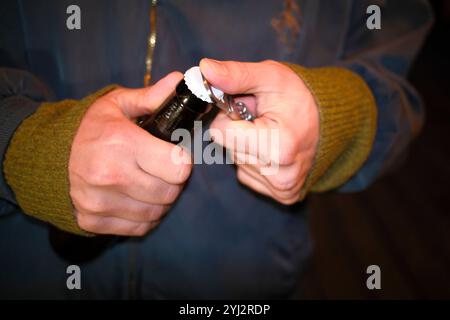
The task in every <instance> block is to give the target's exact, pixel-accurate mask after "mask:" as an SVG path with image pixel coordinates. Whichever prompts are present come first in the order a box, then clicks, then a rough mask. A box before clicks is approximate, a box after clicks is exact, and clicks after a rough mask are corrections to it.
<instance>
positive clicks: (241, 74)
mask: <svg viewBox="0 0 450 320" xmlns="http://www.w3.org/2000/svg"><path fill="white" fill-rule="evenodd" d="M200 70H201V72H202V74H203V75H204V76H205V78H206V79H207V80H208V82H209V83H211V84H212V85H213V86H214V87H217V88H219V89H221V90H223V91H224V92H226V93H229V94H243V93H249V94H250V93H252V94H255V93H258V92H266V91H267V90H268V91H270V92H271V91H273V88H278V87H280V85H282V84H283V77H281V76H279V75H278V73H279V72H278V71H281V70H283V66H282V65H281V64H279V63H276V62H274V61H273V62H269V61H264V62H238V61H217V60H213V59H207V58H204V59H202V60H201V61H200Z"/></svg>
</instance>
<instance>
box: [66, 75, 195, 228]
mask: <svg viewBox="0 0 450 320" xmlns="http://www.w3.org/2000/svg"><path fill="white" fill-rule="evenodd" d="M181 79H182V75H181V74H180V73H178V72H174V73H171V74H169V75H168V76H166V77H165V78H163V79H162V80H160V81H159V82H158V83H156V84H155V85H153V86H152V87H150V88H143V89H125V88H119V89H115V90H113V91H111V92H109V93H108V94H106V95H104V96H102V97H100V98H99V99H97V100H96V101H95V102H94V103H93V104H92V105H91V106H90V107H89V109H88V111H87V112H86V115H85V116H84V118H83V119H82V121H81V124H80V127H79V129H78V131H77V133H76V136H75V139H74V142H73V145H72V149H71V155H70V159H69V181H70V195H71V198H72V202H73V204H74V207H75V215H76V219H77V222H78V225H79V226H80V228H81V229H83V230H86V231H88V232H92V233H97V234H115V235H127V236H142V235H145V234H146V233H147V232H148V231H149V230H151V229H152V228H154V227H155V226H156V225H157V224H158V223H159V221H160V220H161V218H162V217H163V215H164V213H165V212H166V211H167V210H168V209H169V207H170V205H171V204H172V203H173V202H174V201H175V200H176V198H177V197H178V195H179V194H180V192H181V190H182V188H183V184H184V183H185V182H186V180H187V179H188V177H189V175H190V172H191V170H192V164H191V159H190V155H189V154H188V153H187V152H186V151H185V150H183V149H182V148H181V147H178V146H176V145H173V144H171V143H168V142H165V141H163V140H160V139H158V138H155V137H153V136H152V135H150V134H149V133H148V132H146V131H145V130H143V129H142V128H140V127H139V126H137V125H136V124H135V123H133V121H132V120H133V119H135V118H137V117H139V116H142V115H145V114H149V113H151V112H152V111H154V110H155V109H157V108H158V107H159V106H160V105H161V104H162V103H163V102H164V100H165V99H166V98H167V97H168V96H169V95H170V93H171V92H173V91H174V89H175V86H176V84H177V83H178V82H179V81H180V80H181ZM173 148H179V150H176V152H179V154H181V156H182V157H183V161H182V162H181V163H180V162H178V163H175V162H174V161H171V153H172V152H173ZM184 157H185V158H184ZM184 160H186V161H184Z"/></svg>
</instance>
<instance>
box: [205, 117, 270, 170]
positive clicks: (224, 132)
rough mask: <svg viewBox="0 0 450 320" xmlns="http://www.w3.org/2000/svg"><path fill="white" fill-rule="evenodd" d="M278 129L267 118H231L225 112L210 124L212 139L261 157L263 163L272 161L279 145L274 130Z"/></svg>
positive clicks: (230, 147) (228, 147)
mask: <svg viewBox="0 0 450 320" xmlns="http://www.w3.org/2000/svg"><path fill="white" fill-rule="evenodd" d="M272 130H278V127H277V125H276V124H275V123H273V122H272V121H271V120H269V119H267V118H257V119H255V120H254V121H245V120H238V121H235V120H231V119H230V118H229V117H227V116H226V115H225V114H224V113H219V114H218V115H217V116H216V118H215V119H214V121H213V122H212V123H211V126H210V134H211V139H212V140H213V141H214V142H216V143H217V144H220V145H222V146H224V147H225V148H227V149H228V150H230V151H232V152H237V153H247V154H249V155H252V156H255V157H257V158H259V160H260V161H261V162H263V163H270V161H271V160H272V158H274V159H273V160H276V159H275V157H272V153H273V154H274V151H275V149H274V150H272V149H271V148H272V146H271V144H273V147H278V145H277V143H276V141H272V140H274V139H273V137H275V135H273V133H274V132H273V131H272Z"/></svg>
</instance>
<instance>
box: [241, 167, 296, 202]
mask: <svg viewBox="0 0 450 320" xmlns="http://www.w3.org/2000/svg"><path fill="white" fill-rule="evenodd" d="M239 169H240V170H242V171H244V172H245V173H246V174H247V175H248V176H250V177H252V178H253V179H254V180H256V181H258V182H259V183H260V184H262V185H264V186H265V187H266V189H267V190H268V191H269V192H270V195H271V196H272V197H273V198H275V199H276V200H278V201H280V202H282V203H284V201H293V200H297V199H298V195H299V193H300V189H301V187H302V185H303V181H296V182H295V184H293V185H292V188H286V187H285V186H288V185H287V184H282V185H281V186H280V185H279V184H276V183H275V184H274V182H273V181H272V180H271V178H268V177H266V176H262V175H260V174H259V171H258V169H257V168H255V167H254V166H249V165H242V166H239ZM282 181H283V180H282ZM283 183H284V182H283ZM289 186H290V185H289Z"/></svg>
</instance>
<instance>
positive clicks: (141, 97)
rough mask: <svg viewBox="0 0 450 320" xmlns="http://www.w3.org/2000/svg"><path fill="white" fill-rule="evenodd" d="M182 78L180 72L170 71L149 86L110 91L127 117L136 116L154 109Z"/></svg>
mask: <svg viewBox="0 0 450 320" xmlns="http://www.w3.org/2000/svg"><path fill="white" fill-rule="evenodd" d="M181 79H183V75H182V74H181V73H180V72H172V73H169V74H168V75H167V76H165V77H164V78H162V79H161V80H159V81H158V82H156V83H155V84H154V85H152V86H151V87H147V88H140V89H126V88H123V89H119V90H117V92H115V91H113V92H112V98H114V99H115V100H116V102H117V105H118V106H119V107H120V108H121V109H122V111H123V112H124V113H125V114H126V115H127V116H128V117H129V118H137V117H140V116H143V115H145V114H149V113H151V112H152V111H154V110H156V109H157V108H158V107H159V106H160V105H161V104H162V103H163V102H164V101H165V100H166V99H167V98H168V97H169V96H170V95H171V94H173V92H174V91H175V87H176V86H177V84H178V83H179V82H180V81H181Z"/></svg>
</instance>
